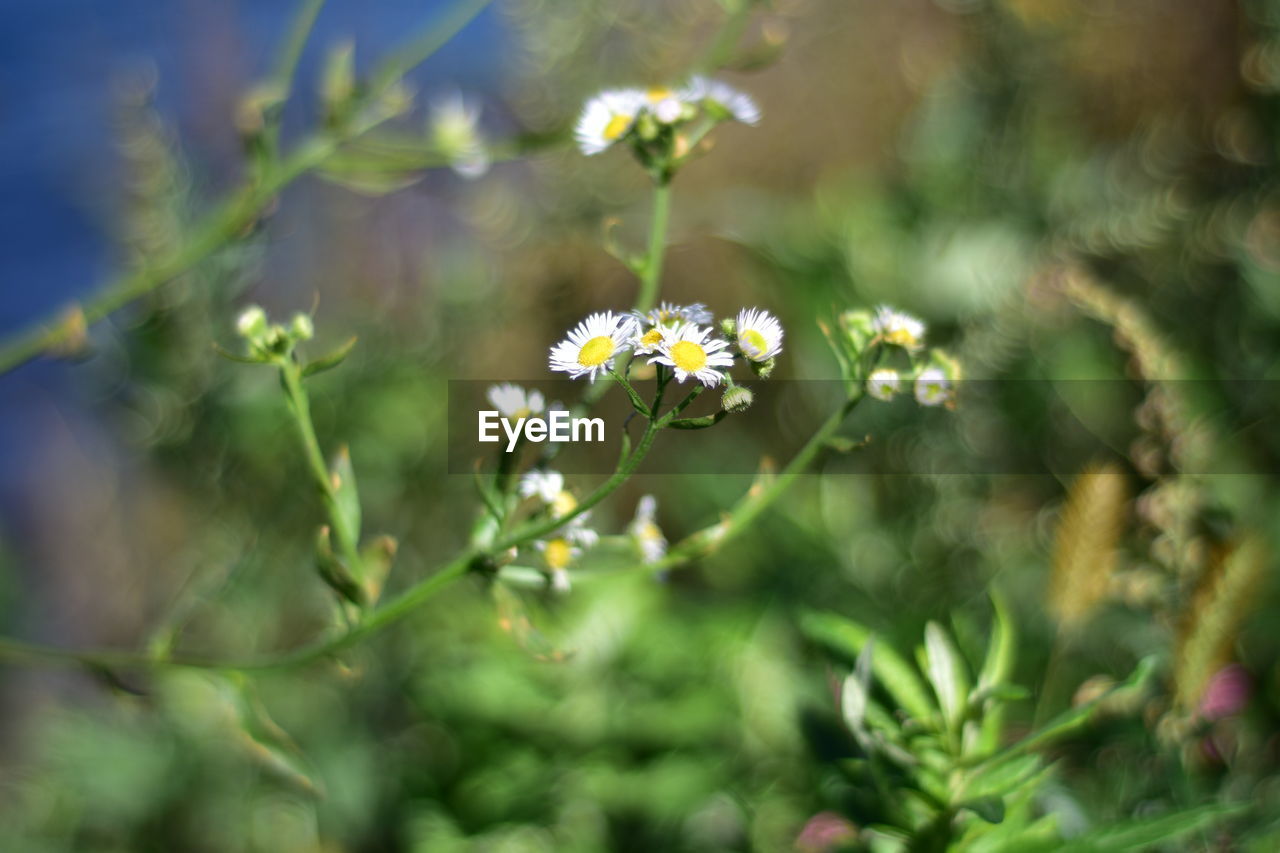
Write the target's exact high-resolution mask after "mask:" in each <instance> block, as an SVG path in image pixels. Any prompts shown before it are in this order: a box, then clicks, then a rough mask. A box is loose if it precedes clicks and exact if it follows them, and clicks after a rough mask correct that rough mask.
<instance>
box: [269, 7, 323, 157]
mask: <svg viewBox="0 0 1280 853" xmlns="http://www.w3.org/2000/svg"><path fill="white" fill-rule="evenodd" d="M324 2H325V0H302V3H301V5H300V6H299V7H298V11H297V14H295V15H294V18H293V21H292V23H290V25H289V34H288V35H287V36H286V37H285V40H284V42H283V43H282V44H281V46H280V53H279V55H278V56H277V57H276V67H275V69H274V70H273V71H272V74H271V83H272V86H273V87H274V89H275V90H276V93H277V94H276V97H277V98H278V99H279V100H278V101H277V103H276V106H275V108H274V109H273V111H272V114H271V116H270V118H269V120H268V122H267V126H266V128H265V130H264V131H263V133H264V137H265V139H266V146H267V150H268V151H269V152H270V156H271V159H272V160H274V159H275V156H276V151H277V150H278V148H279V144H280V121H281V114H282V113H283V112H284V105H285V102H286V101H288V100H289V95H290V94H291V93H292V92H293V78H294V75H295V74H296V73H297V70H298V60H300V59H301V58H302V50H303V48H305V47H306V45H307V40H308V39H310V37H311V31H312V29H313V28H314V27H315V24H316V18H318V17H319V16H320V10H321V9H322V8H323V7H324Z"/></svg>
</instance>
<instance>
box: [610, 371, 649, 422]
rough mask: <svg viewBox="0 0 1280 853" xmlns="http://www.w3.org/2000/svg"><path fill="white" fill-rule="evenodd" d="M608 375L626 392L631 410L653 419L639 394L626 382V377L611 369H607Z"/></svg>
mask: <svg viewBox="0 0 1280 853" xmlns="http://www.w3.org/2000/svg"><path fill="white" fill-rule="evenodd" d="M609 375H610V376H612V377H613V378H614V379H615V380H616V381H617V383H618V384H619V385H621V386H622V388H623V390H625V391H626V392H627V397H629V398H630V399H631V406H632V408H634V409H635V410H636V411H637V412H639V413H640V414H642V415H644V416H645V417H646V418H649V417H653V413H652V412H650V411H649V407H648V406H647V405H645V402H644V400H642V399H640V394H639V392H637V391H636V389H635V388H634V387H633V386H632V385H631V383H630V382H628V381H627V380H626V377H624V376H623V375H622V374H621V373H618V371H616V370H614V369H613V368H612V367H611V368H609Z"/></svg>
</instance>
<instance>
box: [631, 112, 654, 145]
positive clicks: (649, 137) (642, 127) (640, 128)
mask: <svg viewBox="0 0 1280 853" xmlns="http://www.w3.org/2000/svg"><path fill="white" fill-rule="evenodd" d="M658 130H659V127H658V123H657V122H656V121H654V118H653V116H651V115H649V113H648V112H644V113H641V114H640V117H639V118H638V119H636V136H639V137H640V138H641V139H643V140H644V141H645V142H652V141H653V140H654V139H656V138H657V136H658Z"/></svg>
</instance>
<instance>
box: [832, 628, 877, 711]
mask: <svg viewBox="0 0 1280 853" xmlns="http://www.w3.org/2000/svg"><path fill="white" fill-rule="evenodd" d="M875 645H876V644H875V640H871V641H870V642H868V643H867V644H866V645H864V646H863V647H862V651H861V652H859V653H858V665H857V666H856V667H854V671H853V673H852V674H851V675H849V676H848V677H847V678H846V679H845V680H844V689H843V691H841V701H840V710H841V713H843V714H844V721H845V723H846V724H848V726H849V728H850V729H852V730H853V731H854V732H855V733H861V732H862V731H863V725H862V723H863V719H864V718H865V717H866V714H867V702H868V700H869V699H870V696H871V654H872V651H873V650H874V649H875Z"/></svg>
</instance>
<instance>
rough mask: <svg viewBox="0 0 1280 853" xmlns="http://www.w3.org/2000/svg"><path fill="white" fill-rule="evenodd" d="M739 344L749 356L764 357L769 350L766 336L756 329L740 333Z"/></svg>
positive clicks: (744, 330)
mask: <svg viewBox="0 0 1280 853" xmlns="http://www.w3.org/2000/svg"><path fill="white" fill-rule="evenodd" d="M738 343H739V344H741V345H742V349H743V352H745V353H746V354H747V355H749V356H753V357H754V356H758V355H764V353H765V350H767V349H768V344H767V343H766V342H765V339H764V335H762V334H760V333H759V332H757V331H756V330H755V329H743V330H742V331H741V332H739V333H738Z"/></svg>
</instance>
